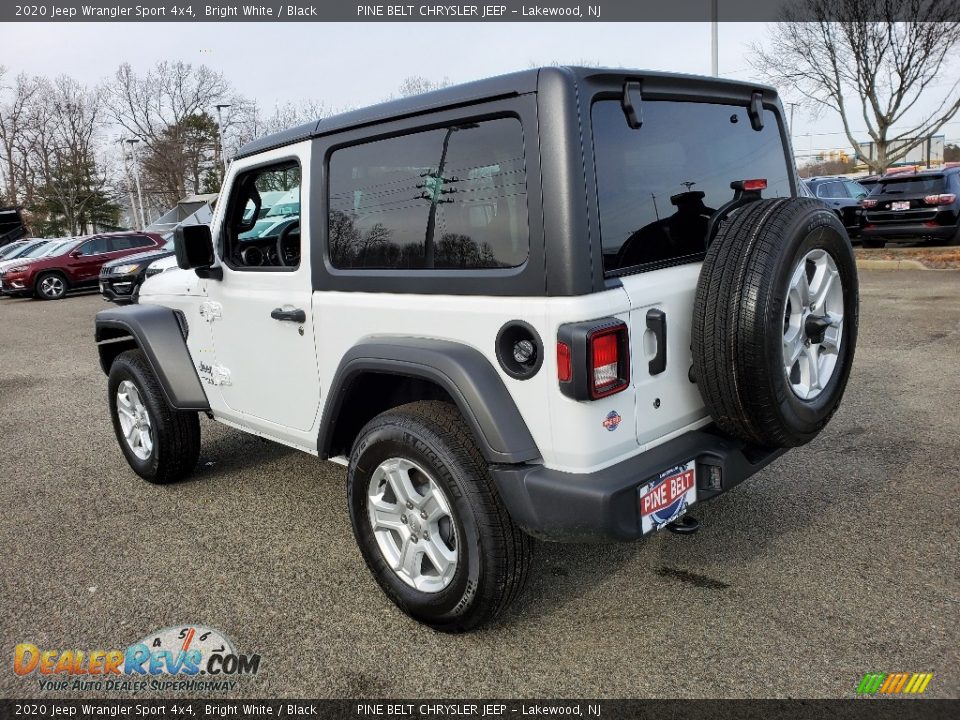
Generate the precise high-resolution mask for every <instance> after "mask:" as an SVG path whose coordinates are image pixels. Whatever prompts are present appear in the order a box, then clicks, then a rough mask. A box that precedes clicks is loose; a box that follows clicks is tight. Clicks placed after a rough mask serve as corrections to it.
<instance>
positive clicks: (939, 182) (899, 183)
mask: <svg viewBox="0 0 960 720" xmlns="http://www.w3.org/2000/svg"><path fill="white" fill-rule="evenodd" d="M943 185H944V183H943V175H927V176H926V177H923V176H911V177H905V178H885V179H883V180H881V181H880V182H878V183H877V184H876V185H875V186H874V187H873V190H872V191H871V193H870V194H871V195H904V194H911V195H912V194H917V195H931V194H934V193H939V192H942V191H943V189H944V188H943Z"/></svg>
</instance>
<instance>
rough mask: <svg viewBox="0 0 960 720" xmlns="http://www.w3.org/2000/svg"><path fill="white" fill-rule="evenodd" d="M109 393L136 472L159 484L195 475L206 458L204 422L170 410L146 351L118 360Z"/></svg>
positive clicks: (120, 440)
mask: <svg viewBox="0 0 960 720" xmlns="http://www.w3.org/2000/svg"><path fill="white" fill-rule="evenodd" d="M107 388H108V391H107V397H108V399H109V403H110V419H111V420H112V421H113V430H114V433H115V434H116V436H117V442H118V443H119V444H120V449H121V450H122V451H123V455H124V457H126V459H127V462H128V463H129V464H130V467H131V468H133V471H134V472H135V473H137V475H139V476H140V477H142V478H143V479H144V480H147V481H148V482H152V483H156V484H165V483H170V482H174V481H176V480H182V479H183V478H185V477H187V476H188V475H190V473H191V472H193V469H194V467H196V464H197V460H198V459H199V457H200V420H199V418H198V417H197V413H195V412H182V411H179V410H174V409H172V408H171V407H170V406H169V405H168V404H167V401H166V399H165V398H164V396H163V391H162V390H161V389H160V384H159V382H158V381H157V378H156V375H154V373H153V370H152V369H151V368H150V365H149V363H148V362H147V359H146V357H145V356H144V354H143V353H142V352H141V351H140V350H127V351H126V352H123V353H121V354H120V355H118V356H117V358H116V359H115V360H114V361H113V365H111V366H110V376H109V379H108V382H107Z"/></svg>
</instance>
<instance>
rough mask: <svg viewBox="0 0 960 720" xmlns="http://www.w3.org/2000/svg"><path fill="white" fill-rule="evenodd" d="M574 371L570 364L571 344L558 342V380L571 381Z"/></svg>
mask: <svg viewBox="0 0 960 720" xmlns="http://www.w3.org/2000/svg"><path fill="white" fill-rule="evenodd" d="M572 375H573V371H572V368H571V365H570V346H569V345H567V344H566V343H562V342H558V343H557V380H559V381H560V382H570V377H571V376H572Z"/></svg>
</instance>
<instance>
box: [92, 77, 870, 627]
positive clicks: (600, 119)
mask: <svg viewBox="0 0 960 720" xmlns="http://www.w3.org/2000/svg"><path fill="white" fill-rule="evenodd" d="M797 185H798V179H797V175H796V172H795V169H794V165H793V162H792V157H791V151H790V147H789V142H788V140H787V135H786V130H785V128H784V123H783V113H782V108H781V105H780V102H779V100H778V98H777V94H776V92H775V91H774V90H773V89H771V88H769V87H762V86H757V85H751V84H744V83H740V82H732V81H728V80H717V79H708V78H699V77H692V76H681V75H671V74H664V73H652V72H642V71H637V72H632V71H623V70H597V69H582V68H546V69H540V70H529V71H525V72H520V73H516V74H512V75H506V76H503V77H498V78H492V79H488V80H483V81H480V82H475V83H471V84H468V85H462V86H458V87H451V88H446V89H443V90H439V91H436V92H433V93H428V94H426V95H421V96H418V97H412V98H406V99H402V100H397V101H393V102H389V103H386V104H383V105H379V106H376V107H373V108H368V109H364V110H357V111H353V112H349V113H346V114H343V115H339V116H337V117H331V118H326V119H323V120H321V121H319V122H316V123H310V124H308V125H304V126H302V127H297V128H294V129H291V130H288V131H286V132H282V133H280V134H277V135H272V136H270V137H266V138H263V139H261V140H257V141H255V142H252V143H250V144H248V145H246V146H245V147H243V148H241V150H240V151H239V153H238V154H237V156H236V158H235V159H234V160H233V162H232V164H231V165H230V170H229V172H228V174H227V178H226V181H225V183H224V187H223V191H222V193H221V195H220V200H219V202H218V204H217V209H216V213H215V216H214V219H213V222H212V224H211V226H209V227H208V226H194V227H185V228H182V229H181V230H180V231H178V235H177V237H176V253H177V263H178V265H179V268H180V269H176V270H172V271H169V272H163V273H159V274H157V275H155V276H153V277H151V278H149V279H147V280H146V282H145V283H144V284H143V287H142V289H141V292H140V296H139V303H138V304H136V305H132V306H129V307H124V308H111V309H109V310H104V311H102V312H100V313H98V315H97V318H96V340H97V343H98V349H99V353H100V360H101V363H102V366H103V370H104V372H105V373H107V375H108V378H109V380H108V399H109V407H110V414H111V417H112V420H113V426H114V429H115V431H116V435H117V439H118V442H119V444H120V447H121V449H122V451H123V453H124V455H125V456H126V458H127V461H128V462H129V463H130V465H131V467H132V468H133V469H134V471H136V472H137V473H138V474H139V475H141V476H142V477H143V478H145V479H146V480H148V481H150V482H154V483H167V482H171V481H174V480H178V479H180V478H183V477H185V476H186V475H188V474H189V473H190V472H191V471H192V470H193V468H194V466H195V465H196V463H197V459H198V455H199V449H200V425H199V420H198V413H200V412H203V413H206V414H207V415H209V416H210V417H212V418H214V419H216V420H219V421H221V422H223V423H226V424H227V425H230V426H233V427H235V428H240V429H242V430H246V431H248V432H251V433H254V434H256V435H260V436H262V437H265V438H269V439H271V440H274V441H276V442H280V443H284V444H286V445H289V446H292V447H295V448H299V449H301V450H304V451H306V452H309V453H312V454H314V455H318V456H319V457H320V458H323V459H330V460H333V461H335V462H340V463H341V464H343V465H346V466H347V504H348V507H349V512H350V518H351V521H352V524H353V531H354V535H355V537H356V540H357V543H358V544H359V547H360V550H361V552H362V554H363V557H364V559H365V561H366V563H367V565H368V566H369V568H370V571H371V573H372V574H373V576H374V577H375V578H376V580H377V582H378V583H379V584H380V586H381V587H382V588H383V590H384V592H385V593H386V594H387V595H388V596H389V597H390V599H392V600H393V601H394V602H395V603H396V604H397V605H398V606H399V607H400V608H401V609H402V610H403V611H404V612H406V613H408V614H409V615H411V616H412V617H414V618H416V619H417V620H419V621H421V622H424V623H427V624H429V625H431V626H432V627H435V628H438V629H440V630H445V631H452V632H456V631H464V630H468V629H470V628H473V627H476V626H478V625H480V624H481V623H483V622H485V621H487V620H489V619H491V618H493V617H494V616H496V615H497V614H498V613H500V612H501V611H502V610H503V609H504V608H506V607H507V606H508V605H509V604H510V602H511V601H512V600H513V599H514V598H515V597H516V596H517V594H518V593H519V592H520V590H521V588H522V586H523V582H524V579H525V576H526V573H527V570H528V568H529V565H530V561H531V551H532V548H533V542H534V540H533V538H544V539H553V540H584V539H613V540H632V539H636V538H640V537H642V536H644V535H646V534H648V533H650V532H653V531H656V530H658V529H660V528H663V527H665V526H668V525H669V526H671V527H673V528H676V529H684V528H686V529H691V528H692V527H693V526H694V523H693V522H691V521H690V519H689V518H682V517H681V516H682V515H683V514H684V513H685V512H686V510H687V508H689V507H690V506H691V505H693V504H694V503H700V502H703V501H705V500H708V499H710V498H713V497H716V496H717V495H719V494H720V493H723V492H726V491H727V490H729V489H730V488H732V487H734V486H736V485H737V484H738V483H740V482H742V481H743V480H745V479H746V478H747V477H749V476H750V475H752V474H754V473H755V472H757V471H758V470H759V469H761V468H762V467H764V466H765V465H767V464H768V463H770V462H771V461H773V460H774V459H776V458H777V457H778V456H779V455H780V454H781V453H783V452H784V451H785V450H786V449H787V448H790V447H795V446H798V445H801V444H803V443H806V442H808V441H810V440H811V439H813V438H814V437H815V436H816V435H817V433H819V432H820V430H821V429H823V427H824V426H825V425H826V423H827V422H828V421H829V419H830V417H831V415H832V414H833V412H834V411H835V409H836V408H837V405H838V403H839V402H840V399H841V396H842V395H843V391H844V387H845V385H846V382H847V377H848V375H849V372H850V366H851V363H852V361H853V355H854V346H855V344H856V336H857V312H858V291H857V275H856V267H855V264H854V261H853V255H852V251H851V247H850V241H849V239H848V238H847V235H846V233H845V231H844V228H843V225H842V224H841V223H840V221H839V219H838V218H837V216H836V214H835V213H833V212H832V211H831V210H829V209H828V208H827V207H826V206H824V205H823V204H822V203H820V202H819V201H817V200H814V199H811V198H802V197H799V196H798V190H797ZM684 523H686V524H684Z"/></svg>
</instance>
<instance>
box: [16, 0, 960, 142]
mask: <svg viewBox="0 0 960 720" xmlns="http://www.w3.org/2000/svg"><path fill="white" fill-rule="evenodd" d="M668 1H669V0H668ZM767 32H768V28H767V26H766V25H765V24H763V23H742V24H740V23H736V24H735V23H721V25H720V74H721V75H723V76H725V77H730V78H737V79H760V80H762V78H756V77H755V73H754V72H753V70H752V69H751V68H750V64H749V60H748V55H749V47H750V44H751V43H752V42H756V41H763V40H764V39H765V37H766V36H767ZM0 37H2V38H3V53H2V59H0V64H3V65H6V66H7V68H8V69H10V70H12V71H14V72H15V73H16V72H20V71H26V72H28V73H38V74H46V75H57V74H60V73H67V74H69V75H72V76H73V77H75V78H77V79H78V80H80V81H82V82H84V83H87V84H96V83H97V82H99V81H100V80H102V79H103V78H105V77H107V76H108V75H110V74H112V73H113V72H114V71H115V70H116V68H117V66H118V65H119V64H120V63H122V62H129V63H131V64H132V65H133V66H134V68H135V69H137V70H144V71H145V70H146V69H147V68H148V67H149V66H150V65H152V64H153V63H155V62H156V61H158V60H184V61H187V62H191V63H195V64H205V65H208V66H209V67H211V68H214V69H216V70H219V71H221V72H222V73H223V74H224V75H225V76H226V77H227V79H228V80H229V81H230V82H231V83H232V84H233V86H234V87H235V88H236V89H237V90H238V91H239V92H241V93H242V94H244V95H246V96H248V97H253V98H257V99H258V100H259V101H260V102H261V104H262V105H263V106H265V107H270V106H272V105H273V104H274V103H284V102H286V101H288V100H298V99H304V98H311V99H316V100H321V101H323V102H324V103H325V104H326V105H327V106H331V107H334V108H341V107H346V106H362V105H368V104H371V103H375V102H377V101H379V100H382V99H383V98H384V97H386V96H388V95H390V94H392V93H396V91H397V88H398V86H399V85H400V83H401V81H402V80H403V79H404V78H405V77H407V76H409V75H422V76H424V77H427V78H430V79H440V78H443V77H448V78H449V79H450V80H451V81H452V82H455V83H456V82H464V81H467V80H473V79H476V78H480V77H484V76H489V75H497V74H500V73H504V72H509V71H511V70H518V69H524V68H528V67H531V66H532V65H535V64H544V63H550V62H553V61H559V62H562V63H571V64H574V63H576V62H577V61H588V62H590V63H599V64H609V65H616V66H625V67H633V68H640V69H651V70H667V71H674V72H689V73H698V74H704V75H707V74H709V72H710V26H709V24H708V23H489V24H487V23H303V24H293V23H282V24H281V23H112V24H100V23H76V24H66V23H36V24H16V25H12V24H7V25H6V26H3V25H0ZM781 90H782V91H783V89H781ZM787 95H788V94H787ZM791 99H793V100H795V99H797V98H795V97H789V95H788V96H787V97H785V100H791ZM930 105H931V103H929V102H928V103H926V106H927V109H929V108H930ZM788 112H789V109H788ZM856 127H857V129H863V128H862V125H861V126H856ZM840 130H841V126H840V123H839V121H838V119H837V117H836V116H835V115H833V114H824V115H823V116H822V117H820V118H818V119H813V118H810V117H808V112H807V111H805V110H803V109H801V108H798V109H797V110H796V112H795V116H794V133H793V135H794V146H795V149H796V150H797V151H798V153H799V154H805V152H806V151H808V150H809V149H811V148H840V147H845V146H846V141H845V139H844V137H843V135H842V134H840V133H839V132H838V131H840ZM945 132H946V135H947V138H948V140H949V139H954V140H955V139H957V138H960V122H958V121H955V122H953V123H952V124H951V125H949V126H947V127H946V129H945Z"/></svg>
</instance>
